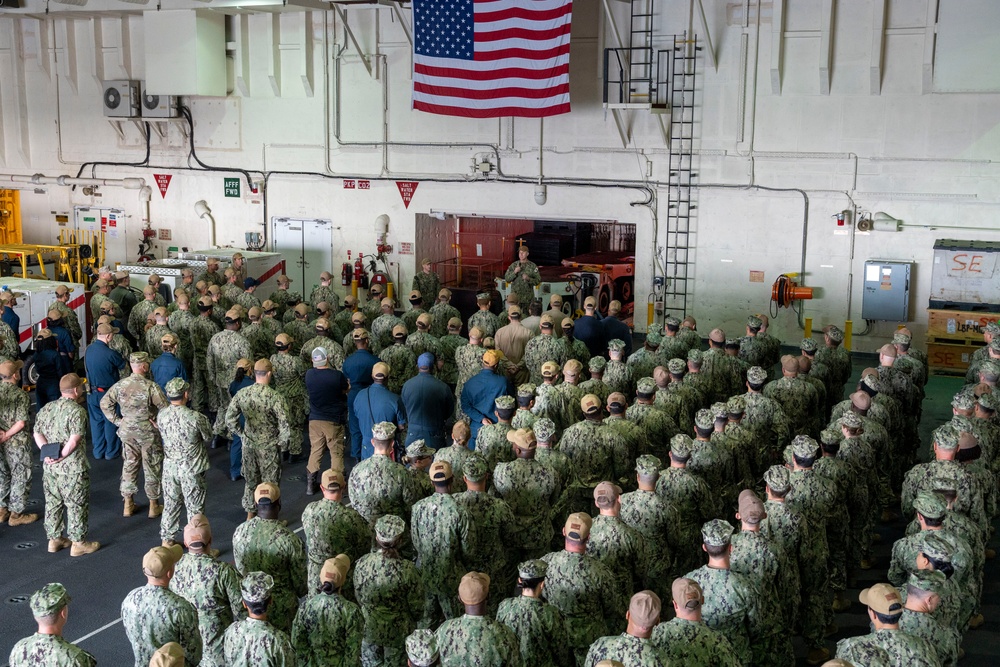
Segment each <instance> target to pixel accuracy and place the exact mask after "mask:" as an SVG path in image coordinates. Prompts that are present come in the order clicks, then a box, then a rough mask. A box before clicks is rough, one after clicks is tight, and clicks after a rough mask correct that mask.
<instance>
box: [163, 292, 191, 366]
mask: <svg viewBox="0 0 1000 667" xmlns="http://www.w3.org/2000/svg"><path fill="white" fill-rule="evenodd" d="M172 305H176V306H177V310H175V311H174V312H173V313H171V314H170V317H168V318H167V326H168V327H170V330H171V331H173V332H174V333H175V334H177V338H179V339H180V344H179V345H178V346H177V358H178V359H180V360H181V361H182V362H184V367H185V368H186V369H188V373H189V374H190V372H191V367H192V363H193V361H194V353H193V350H192V347H191V323H192V322H193V321H194V319H195V317H194V315H193V314H192V313H191V311H190V310H189V308H190V307H191V300H190V299H189V298H188V297H187V295H179V296H178V297H177V299H176V300H175V301H174V303H173V304H172Z"/></svg>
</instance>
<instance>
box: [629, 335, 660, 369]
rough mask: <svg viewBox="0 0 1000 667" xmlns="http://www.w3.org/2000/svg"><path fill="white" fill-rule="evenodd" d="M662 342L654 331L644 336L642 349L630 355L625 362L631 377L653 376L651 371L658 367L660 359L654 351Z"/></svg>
mask: <svg viewBox="0 0 1000 667" xmlns="http://www.w3.org/2000/svg"><path fill="white" fill-rule="evenodd" d="M662 340H663V336H661V335H660V334H659V333H657V332H656V331H650V332H648V333H647V334H646V340H644V341H643V344H642V348H641V349H639V350H636V351H635V352H633V353H632V354H630V355H629V357H628V359H627V360H626V361H625V365H626V366H628V368H629V370H630V371H631V372H632V377H634V378H644V377H652V376H653V369H654V368H656V367H657V366H659V365H660V361H661V357H659V356H658V355H657V352H656V350H657V348H658V347H659V346H660V343H661V342H662Z"/></svg>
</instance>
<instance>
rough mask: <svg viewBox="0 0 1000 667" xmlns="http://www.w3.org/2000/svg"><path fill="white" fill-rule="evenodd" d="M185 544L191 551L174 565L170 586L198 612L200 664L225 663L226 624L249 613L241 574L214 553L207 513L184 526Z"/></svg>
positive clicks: (218, 666) (206, 666)
mask: <svg viewBox="0 0 1000 667" xmlns="http://www.w3.org/2000/svg"><path fill="white" fill-rule="evenodd" d="M184 544H185V546H186V547H187V548H188V552H187V553H186V554H184V555H183V556H181V559H180V560H179V561H177V564H176V565H175V566H174V576H173V578H171V579H170V590H171V591H173V592H174V593H176V594H177V595H180V596H181V597H182V598H184V599H185V600H187V601H188V602H190V603H191V604H192V606H194V608H195V611H196V612H197V613H198V631H199V632H200V634H201V643H202V652H201V665H202V666H203V667H224V666H225V665H226V660H225V653H224V648H225V647H224V646H223V635H224V634H225V632H226V628H228V627H229V626H230V625H232V624H233V622H234V621H239V620H242V619H243V618H245V617H246V610H245V609H244V608H243V603H242V597H241V594H240V575H239V573H238V572H237V571H236V568H234V567H233V566H232V565H230V564H229V563H225V562H223V561H220V560H217V559H216V558H215V557H214V556H213V555H212V553H211V552H213V551H215V550H214V549H212V528H211V526H210V525H209V523H208V519H207V518H206V517H205V515H204V514H195V515H194V516H192V517H191V520H190V521H189V522H188V524H187V525H186V526H184Z"/></svg>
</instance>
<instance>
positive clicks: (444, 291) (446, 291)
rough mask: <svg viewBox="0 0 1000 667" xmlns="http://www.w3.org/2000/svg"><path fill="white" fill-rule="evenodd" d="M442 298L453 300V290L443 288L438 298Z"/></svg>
mask: <svg viewBox="0 0 1000 667" xmlns="http://www.w3.org/2000/svg"><path fill="white" fill-rule="evenodd" d="M440 297H446V298H449V299H450V298H451V290H450V289H448V288H447V287H442V288H441V289H440V290H439V291H438V298H440Z"/></svg>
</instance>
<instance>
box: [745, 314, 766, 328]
mask: <svg viewBox="0 0 1000 667" xmlns="http://www.w3.org/2000/svg"><path fill="white" fill-rule="evenodd" d="M747 326H748V327H750V328H751V329H760V328H761V327H762V326H764V322H763V321H762V320H761V319H760V318H759V317H757V316H756V315H751V316H750V317H748V318H747Z"/></svg>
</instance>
